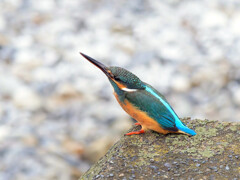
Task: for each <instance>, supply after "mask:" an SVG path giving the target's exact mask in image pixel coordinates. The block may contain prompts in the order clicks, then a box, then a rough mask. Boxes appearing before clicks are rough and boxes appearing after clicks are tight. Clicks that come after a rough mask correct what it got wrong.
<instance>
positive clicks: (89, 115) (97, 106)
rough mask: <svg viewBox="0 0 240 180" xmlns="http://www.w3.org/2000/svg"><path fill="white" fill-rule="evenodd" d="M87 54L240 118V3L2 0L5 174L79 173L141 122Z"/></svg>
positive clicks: (180, 102) (1, 172) (198, 111)
mask: <svg viewBox="0 0 240 180" xmlns="http://www.w3.org/2000/svg"><path fill="white" fill-rule="evenodd" d="M79 51H81V52H83V53H86V54H87V55H90V56H92V57H93V58H95V59H97V60H99V61H101V62H102V63H104V64H106V65H114V66H120V67H124V68H126V69H128V70H130V71H131V72H133V73H134V74H136V75H137V76H138V77H140V78H141V79H142V80H143V81H145V82H148V83H149V84H151V85H153V86H154V87H155V88H156V89H158V90H159V91H160V92H161V93H163V94H164V95H165V96H166V98H167V99H168V100H169V102H170V103H171V104H172V106H173V107H174V109H175V111H176V112H177V113H178V115H179V116H180V117H185V116H188V117H192V118H201V119H205V118H207V119H210V120H219V121H233V122H239V121H240V110H239V108H240V1H238V0H211V1H208V0H202V1H195V0H161V1H144V0H133V1H125V0H123V1H112V0H111V1H110V0H71V1H67V0H42V1H31V0H0V180H12V179H14V180H16V179H20V180H22V179H24V180H26V179H31V180H35V179H60V180H61V179H63V180H71V179H77V178H78V177H79V176H80V175H81V174H82V173H84V172H85V171H86V170H87V169H88V168H89V167H90V165H91V164H92V163H94V162H96V161H97V160H98V159H99V157H101V156H102V155H103V154H104V153H105V152H106V150H107V149H108V148H109V147H110V146H111V145H113V144H114V142H116V141H117V140H118V139H119V138H120V136H122V135H123V133H125V132H126V131H127V130H128V129H129V128H130V127H131V125H132V121H131V119H130V118H129V116H128V115H127V114H126V113H125V112H124V111H123V110H122V109H121V108H120V106H119V105H118V103H117V101H116V100H115V99H114V96H113V95H112V87H111V86H110V83H109V82H108V80H107V78H106V77H105V75H104V74H103V73H102V72H101V71H100V70H99V69H97V68H96V67H94V66H93V65H92V64H90V63H89V62H87V61H86V60H85V59H84V58H83V57H81V56H80V55H79Z"/></svg>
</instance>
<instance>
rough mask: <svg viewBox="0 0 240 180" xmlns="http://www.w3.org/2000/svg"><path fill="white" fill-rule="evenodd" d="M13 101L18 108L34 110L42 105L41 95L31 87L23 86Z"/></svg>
mask: <svg viewBox="0 0 240 180" xmlns="http://www.w3.org/2000/svg"><path fill="white" fill-rule="evenodd" d="M13 102H14V104H15V105H16V107H18V108H22V109H25V110H30V111H34V110H37V109H39V108H41V107H42V100H41V99H40V97H39V96H38V95H37V94H36V93H35V92H34V91H33V90H32V89H30V88H28V87H23V88H20V89H18V91H17V92H16V93H15V94H14V96H13Z"/></svg>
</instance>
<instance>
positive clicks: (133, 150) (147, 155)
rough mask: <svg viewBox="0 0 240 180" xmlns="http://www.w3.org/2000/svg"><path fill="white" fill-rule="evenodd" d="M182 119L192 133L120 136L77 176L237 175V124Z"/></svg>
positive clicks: (239, 140)
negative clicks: (105, 152)
mask: <svg viewBox="0 0 240 180" xmlns="http://www.w3.org/2000/svg"><path fill="white" fill-rule="evenodd" d="M183 121H184V122H185V123H186V124H187V126H188V127H190V128H193V129H195V130H196V132H197V135H196V136H194V137H188V136H186V135H181V134H179V135H177V134H170V135H166V136H165V135H162V134H159V133H156V132H151V131H149V132H147V133H145V134H141V135H133V136H124V137H122V138H121V139H120V140H119V142H117V143H116V144H115V145H114V146H113V147H112V148H111V149H110V150H109V151H108V153H107V154H106V155H105V156H104V157H103V158H102V159H100V160H99V161H98V162H97V163H96V164H95V165H93V166H92V167H91V168H90V169H89V170H88V171H87V172H86V173H85V174H84V175H83V176H82V177H81V178H80V179H124V178H125V179H131V178H132V179H149V178H151V179H179V178H182V179H189V178H194V179H199V178H203V179H204V178H205V179H209V178H211V179H234V178H240V168H239V167H240V137H239V132H240V124H239V123H226V122H218V121H209V120H197V119H196V120H190V119H189V118H185V119H183ZM139 128H140V127H133V128H132V129H131V130H130V131H133V130H137V129H139Z"/></svg>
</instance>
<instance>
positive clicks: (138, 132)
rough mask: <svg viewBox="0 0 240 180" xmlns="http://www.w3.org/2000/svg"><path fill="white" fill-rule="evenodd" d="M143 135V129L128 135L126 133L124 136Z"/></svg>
mask: <svg viewBox="0 0 240 180" xmlns="http://www.w3.org/2000/svg"><path fill="white" fill-rule="evenodd" d="M143 133H145V131H144V130H143V129H141V130H140V131H135V132H130V133H127V134H125V135H126V136H129V135H133V134H143Z"/></svg>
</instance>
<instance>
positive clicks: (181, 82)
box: [172, 75, 190, 92]
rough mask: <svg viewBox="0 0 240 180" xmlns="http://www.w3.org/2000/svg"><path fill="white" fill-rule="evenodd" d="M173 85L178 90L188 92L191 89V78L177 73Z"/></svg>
mask: <svg viewBox="0 0 240 180" xmlns="http://www.w3.org/2000/svg"><path fill="white" fill-rule="evenodd" d="M172 87H173V89H174V90H175V91H177V92H186V91H188V90H189V89H190V82H189V79H188V78H187V77H185V76H183V75H175V77H174V78H173V82H172Z"/></svg>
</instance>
